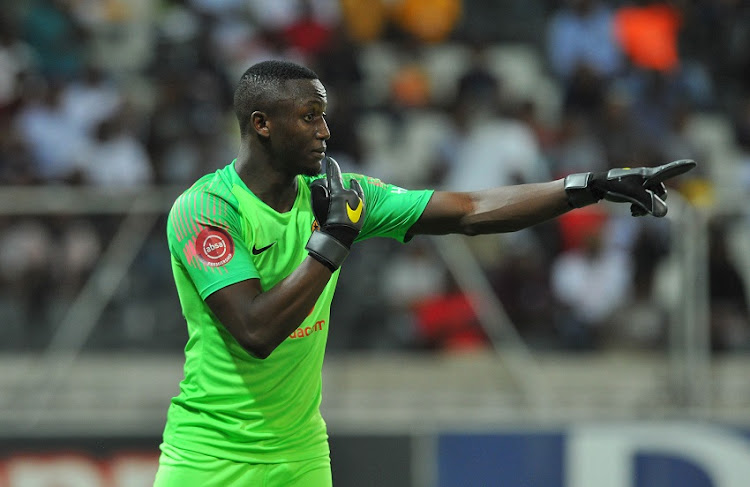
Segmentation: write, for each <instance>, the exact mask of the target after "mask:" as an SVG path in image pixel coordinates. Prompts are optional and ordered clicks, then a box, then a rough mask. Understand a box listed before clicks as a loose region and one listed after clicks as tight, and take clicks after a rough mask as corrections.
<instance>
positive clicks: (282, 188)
mask: <svg viewBox="0 0 750 487" xmlns="http://www.w3.org/2000/svg"><path fill="white" fill-rule="evenodd" d="M258 152H259V151H256V153H254V154H251V151H250V150H249V148H246V147H245V146H244V145H243V146H242V148H240V151H239V153H238V154H237V161H236V162H235V169H236V170H237V174H238V175H239V177H240V179H242V182H244V183H245V185H246V186H247V187H248V189H249V190H250V191H252V192H253V194H254V195H255V196H257V197H258V198H260V199H261V200H262V201H263V202H264V203H265V204H267V205H268V206H270V207H271V208H273V209H274V210H276V211H278V212H279V213H284V212H287V211H289V210H291V209H292V206H294V201H295V199H296V198H297V177H296V176H295V175H291V174H285V173H281V172H279V171H278V170H277V169H275V168H274V167H273V165H272V164H271V163H270V161H269V160H267V158H265V157H263V155H262V154H259V153H258Z"/></svg>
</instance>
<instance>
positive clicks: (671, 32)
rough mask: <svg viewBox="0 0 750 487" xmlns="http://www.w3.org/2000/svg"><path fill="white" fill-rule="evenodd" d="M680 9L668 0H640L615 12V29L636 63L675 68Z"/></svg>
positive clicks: (666, 70) (668, 70)
mask: <svg viewBox="0 0 750 487" xmlns="http://www.w3.org/2000/svg"><path fill="white" fill-rule="evenodd" d="M681 24H682V19H681V16H680V12H679V11H678V9H677V8H676V7H674V6H672V5H670V4H669V3H667V2H666V1H661V0H656V1H652V0H640V1H637V2H635V5H624V6H622V7H620V8H618V9H617V12H616V13H615V16H614V31H615V34H616V37H617V40H618V42H619V45H620V47H621V48H622V50H623V51H624V52H625V53H626V54H627V56H628V59H629V60H630V62H632V63H633V64H634V65H635V66H637V67H639V68H642V69H646V70H657V71H663V72H673V71H675V70H676V69H677V68H678V66H679V54H678V46H677V39H678V37H677V34H678V31H679V29H680V26H681Z"/></svg>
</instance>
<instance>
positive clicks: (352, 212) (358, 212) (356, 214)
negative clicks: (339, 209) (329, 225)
mask: <svg viewBox="0 0 750 487" xmlns="http://www.w3.org/2000/svg"><path fill="white" fill-rule="evenodd" d="M346 216H348V217H349V220H351V222H352V223H357V222H358V221H359V219H360V218H361V217H362V200H359V204H357V208H352V207H351V206H350V205H349V202H348V201H347V202H346Z"/></svg>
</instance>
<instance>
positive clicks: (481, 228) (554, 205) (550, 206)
mask: <svg viewBox="0 0 750 487" xmlns="http://www.w3.org/2000/svg"><path fill="white" fill-rule="evenodd" d="M570 209H571V207H570V205H569V204H568V197H567V194H566V192H565V187H564V182H563V180H562V179H559V180H556V181H550V182H545V183H533V184H520V185H515V186H503V187H499V188H493V189H488V190H483V191H476V192H466V193H457V192H445V191H436V192H435V194H434V195H433V196H432V198H431V199H430V202H429V203H428V204H427V207H426V208H425V210H424V212H423V213H422V216H421V217H420V218H419V220H417V222H416V223H415V224H414V225H413V226H412V227H411V228H410V229H409V233H408V234H409V235H410V236H413V235H420V234H428V235H444V234H448V233H460V234H464V235H478V234H485V233H505V232H515V231H517V230H521V229H523V228H526V227H530V226H533V225H536V224H538V223H541V222H543V221H546V220H549V219H552V218H555V217H557V216H559V215H562V214H563V213H565V212H567V211H569V210H570Z"/></svg>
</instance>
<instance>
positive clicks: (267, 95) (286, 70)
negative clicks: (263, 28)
mask: <svg viewBox="0 0 750 487" xmlns="http://www.w3.org/2000/svg"><path fill="white" fill-rule="evenodd" d="M296 79H318V75H317V74H315V72H314V71H313V70H311V69H309V68H306V67H305V66H301V65H299V64H296V63H293V62H291V61H280V60H270V61H262V62H259V63H257V64H254V65H252V66H250V67H249V68H248V69H247V71H245V73H244V74H243V75H242V78H241V79H240V82H239V84H238V85H237V89H235V90H234V113H235V115H236V116H237V121H238V122H239V124H240V133H241V134H242V135H243V136H244V135H245V134H246V133H247V126H248V124H249V122H250V115H251V114H252V113H253V112H254V111H256V110H260V111H268V110H270V109H271V108H272V105H273V103H274V102H275V101H277V100H278V98H279V95H280V88H281V85H282V84H283V82H284V81H287V80H296Z"/></svg>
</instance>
